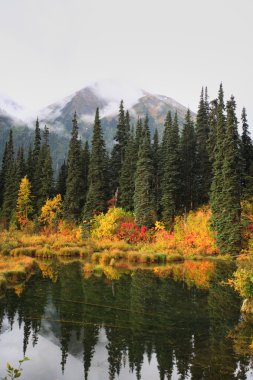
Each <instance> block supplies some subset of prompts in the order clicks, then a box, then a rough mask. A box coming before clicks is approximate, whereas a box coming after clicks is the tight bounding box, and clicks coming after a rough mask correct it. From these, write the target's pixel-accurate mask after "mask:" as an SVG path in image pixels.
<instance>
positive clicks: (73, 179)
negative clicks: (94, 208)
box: [63, 112, 84, 222]
mask: <svg viewBox="0 0 253 380" xmlns="http://www.w3.org/2000/svg"><path fill="white" fill-rule="evenodd" d="M72 124H73V127H72V132H71V139H70V143H69V151H68V161H67V165H68V176H67V181H66V194H65V199H64V203H63V210H64V215H65V218H66V219H67V220H69V221H72V222H77V221H79V220H80V217H81V213H82V207H83V204H84V182H83V175H82V152H81V144H80V140H79V139H78V123H77V115H76V112H75V113H74V117H73V120H72Z"/></svg>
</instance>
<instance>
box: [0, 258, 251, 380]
mask: <svg viewBox="0 0 253 380" xmlns="http://www.w3.org/2000/svg"><path fill="white" fill-rule="evenodd" d="M180 265H181V264H178V268H180ZM194 268H195V269H194V270H195V272H196V267H194ZM83 269H84V263H83V262H81V261H72V262H68V261H66V262H62V263H60V262H57V261H54V262H48V261H44V262H43V261H41V262H39V265H38V270H37V271H36V272H35V273H34V274H33V275H32V276H31V277H30V278H29V279H28V280H27V282H26V284H25V285H24V286H21V287H20V286H19V287H18V286H17V287H15V288H12V289H8V290H7V292H6V293H5V296H4V297H2V298H1V299H0V327H1V330H0V377H1V375H2V376H3V374H4V367H5V364H6V363H7V361H9V362H11V363H12V364H14V365H15V364H17V361H18V359H21V358H22V357H23V355H24V354H25V355H26V356H28V357H29V358H30V361H28V362H25V363H24V364H23V368H24V370H23V375H22V379H25V380H63V379H64V380H81V379H89V380H98V379H99V380H108V379H109V380H113V379H120V380H126V379H127V380H128V379H129V380H131V379H143V380H160V379H161V380H165V379H173V380H176V379H178V380H186V379H193V380H201V379H208V380H216V379H217V380H218V379H220V380H226V379H227V380H233V379H240V380H245V379H253V370H252V368H253V366H252V356H251V354H252V353H253V351H251V349H250V344H251V343H252V339H253V323H252V321H251V320H250V319H245V318H244V317H242V316H241V315H240V305H241V302H242V300H241V299H240V298H239V297H238V296H237V295H236V294H235V293H234V291H233V290H232V289H231V287H230V286H228V285H226V280H227V277H229V276H230V275H231V274H232V272H233V270H234V268H233V265H231V264H226V263H222V262H221V263H215V268H214V270H213V273H212V275H211V276H209V277H208V279H207V281H204V282H203V279H201V280H200V279H199V276H201V275H203V276H204V275H205V273H204V272H203V270H202V269H201V268H200V271H199V272H198V273H197V272H196V273H197V274H195V275H196V277H197V279H196V281H195V280H194V275H192V274H191V276H190V279H191V281H190V280H189V276H188V277H187V273H185V270H184V271H183V272H182V271H181V272H180V271H179V272H178V273H183V277H182V276H181V278H180V276H178V277H176V278H175V276H174V278H170V277H169V276H166V275H164V274H163V275H160V276H159V275H157V273H155V271H154V270H153V269H152V268H151V267H150V268H134V269H133V268H132V269H131V270H130V269H129V268H128V269H126V268H125V269H123V268H121V269H117V270H116V269H112V268H110V267H108V268H107V269H106V270H101V271H99V272H95V273H93V274H89V273H87V272H84V270H83ZM189 270H191V269H190V266H189ZM195 272H194V273H195ZM209 272H210V271H209ZM192 273H193V271H192ZM209 274H210V273H209ZM203 284H204V285H203Z"/></svg>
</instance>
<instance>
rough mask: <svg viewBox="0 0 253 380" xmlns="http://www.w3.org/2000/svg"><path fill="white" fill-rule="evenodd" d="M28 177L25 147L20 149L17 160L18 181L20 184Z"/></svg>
mask: <svg viewBox="0 0 253 380" xmlns="http://www.w3.org/2000/svg"><path fill="white" fill-rule="evenodd" d="M25 175H26V162H25V157H24V148H23V146H21V147H19V149H18V153H17V158H16V176H17V181H18V183H20V181H21V179H22V178H24V176H25Z"/></svg>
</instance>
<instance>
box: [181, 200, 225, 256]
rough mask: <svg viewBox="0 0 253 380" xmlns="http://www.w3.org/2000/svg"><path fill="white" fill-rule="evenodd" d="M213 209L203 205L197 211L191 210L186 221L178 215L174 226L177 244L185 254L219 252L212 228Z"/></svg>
mask: <svg viewBox="0 0 253 380" xmlns="http://www.w3.org/2000/svg"><path fill="white" fill-rule="evenodd" d="M210 216H211V211H210V209H209V208H208V207H202V208H201V209H199V210H197V211H190V212H189V214H188V216H187V219H186V221H185V219H184V217H180V216H179V217H177V218H176V223H175V226H174V240H175V246H176V247H177V248H178V249H180V250H182V251H183V253H184V254H186V255H187V254H191V253H195V254H206V255H212V254H217V253H218V249H217V247H216V244H215V235H214V233H213V231H211V228H210V223H209V221H210Z"/></svg>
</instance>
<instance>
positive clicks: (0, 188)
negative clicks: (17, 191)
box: [0, 142, 8, 209]
mask: <svg viewBox="0 0 253 380" xmlns="http://www.w3.org/2000/svg"><path fill="white" fill-rule="evenodd" d="M7 155H8V143H7V142H6V143H5V149H4V154H3V158H2V166H1V173H0V209H1V208H2V205H3V200H4V184H5V177H6V171H7Z"/></svg>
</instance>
